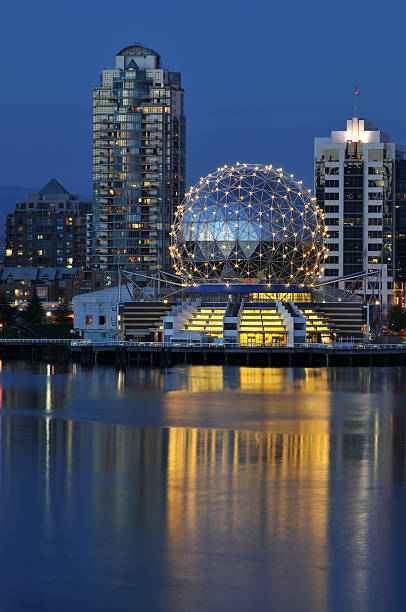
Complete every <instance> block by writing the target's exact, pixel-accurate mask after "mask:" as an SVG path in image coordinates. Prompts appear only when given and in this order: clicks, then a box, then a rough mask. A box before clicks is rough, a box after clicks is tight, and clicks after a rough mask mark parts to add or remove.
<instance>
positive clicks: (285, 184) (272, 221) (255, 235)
mask: <svg viewBox="0 0 406 612" xmlns="http://www.w3.org/2000/svg"><path fill="white" fill-rule="evenodd" d="M325 235H326V230H325V226H324V221H323V213H322V211H321V210H320V209H319V208H318V207H317V205H316V202H315V198H312V197H311V194H310V190H308V191H307V190H306V189H304V187H303V185H302V182H301V181H299V182H297V181H295V180H294V179H293V175H292V174H291V175H287V174H285V173H284V172H283V170H282V169H281V168H278V169H274V168H273V167H272V166H264V165H261V164H239V163H237V164H235V165H234V166H223V167H222V168H219V169H218V170H217V172H213V173H212V174H209V175H208V176H207V177H206V178H202V179H200V181H199V182H198V183H197V184H196V185H195V186H194V187H192V188H191V189H190V190H189V192H188V193H187V195H186V197H185V199H184V201H183V203H182V204H181V206H179V207H178V209H177V211H176V213H175V220H174V224H173V226H172V231H171V247H170V249H171V256H172V260H173V267H174V270H175V273H176V274H177V275H179V276H181V277H182V278H183V279H184V281H185V282H187V283H189V284H190V283H202V282H212V281H213V282H215V281H217V282H218V281H238V280H242V279H253V280H255V279H256V280H258V281H265V282H267V283H275V284H277V283H284V284H286V283H288V284H311V281H312V279H313V278H314V277H315V276H316V275H318V274H319V270H320V264H321V263H322V261H323V259H324V253H325V247H324V246H323V238H324V237H325Z"/></svg>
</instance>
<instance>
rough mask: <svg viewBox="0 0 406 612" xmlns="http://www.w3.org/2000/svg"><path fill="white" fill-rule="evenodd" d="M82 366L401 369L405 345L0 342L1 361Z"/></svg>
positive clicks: (404, 357)
mask: <svg viewBox="0 0 406 612" xmlns="http://www.w3.org/2000/svg"><path fill="white" fill-rule="evenodd" d="M7 358H10V359H25V360H31V361H46V362H49V363H69V362H72V361H73V362H77V363H81V364H83V365H85V366H92V365H95V364H98V363H100V364H103V363H105V364H114V365H115V366H116V367H119V368H125V367H126V366H128V365H134V366H152V367H170V366H173V365H186V364H201V365H243V366H253V367H254V366H261V367H325V366H346V367H360V366H368V367H375V366H402V365H403V366H404V365H406V344H371V343H350V342H339V343H335V344H314V343H313V344H299V345H250V346H246V345H240V344H218V343H195V344H182V343H162V342H132V341H119V340H112V341H106V342H91V341H82V340H53V339H52V340H51V339H49V340H47V339H24V340H6V339H4V340H0V359H7Z"/></svg>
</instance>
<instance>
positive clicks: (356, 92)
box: [354, 85, 359, 117]
mask: <svg viewBox="0 0 406 612" xmlns="http://www.w3.org/2000/svg"><path fill="white" fill-rule="evenodd" d="M358 96H359V91H358V87H357V86H356V85H355V87H354V117H356V116H357V98H358Z"/></svg>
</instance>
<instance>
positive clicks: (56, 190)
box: [39, 178, 69, 195]
mask: <svg viewBox="0 0 406 612" xmlns="http://www.w3.org/2000/svg"><path fill="white" fill-rule="evenodd" d="M39 193H40V194H41V195H58V194H62V193H64V194H67V193H69V191H66V189H65V187H63V186H62V185H61V183H60V182H59V181H57V180H56V179H55V178H53V179H51V180H50V181H49V182H48V183H47V184H46V185H45V187H43V188H42V189H41V190H40V191H39Z"/></svg>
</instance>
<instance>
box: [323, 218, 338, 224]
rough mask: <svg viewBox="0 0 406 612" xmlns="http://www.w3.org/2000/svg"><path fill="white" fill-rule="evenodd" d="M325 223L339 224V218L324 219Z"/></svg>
mask: <svg viewBox="0 0 406 612" xmlns="http://www.w3.org/2000/svg"><path fill="white" fill-rule="evenodd" d="M326 224H327V225H339V219H338V218H337V217H332V218H331V219H326Z"/></svg>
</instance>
